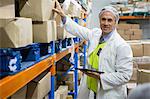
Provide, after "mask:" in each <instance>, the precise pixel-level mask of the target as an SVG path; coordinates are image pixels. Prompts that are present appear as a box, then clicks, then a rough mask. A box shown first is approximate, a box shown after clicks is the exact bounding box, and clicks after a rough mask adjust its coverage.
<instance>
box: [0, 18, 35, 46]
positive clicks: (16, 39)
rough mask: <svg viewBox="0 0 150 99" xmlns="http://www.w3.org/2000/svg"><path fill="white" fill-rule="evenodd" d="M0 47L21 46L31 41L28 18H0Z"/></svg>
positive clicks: (30, 22) (30, 24)
mask: <svg viewBox="0 0 150 99" xmlns="http://www.w3.org/2000/svg"><path fill="white" fill-rule="evenodd" d="M0 35H1V36H0V39H1V40H2V42H0V48H8V47H11V48H17V47H23V46H26V45H28V44H31V43H32V42H33V36H32V20H31V19H30V18H21V17H19V18H15V19H10V18H8V19H0Z"/></svg>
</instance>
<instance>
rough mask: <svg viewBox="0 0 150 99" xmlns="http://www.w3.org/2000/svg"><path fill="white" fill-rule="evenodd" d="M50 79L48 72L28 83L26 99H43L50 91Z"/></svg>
mask: <svg viewBox="0 0 150 99" xmlns="http://www.w3.org/2000/svg"><path fill="white" fill-rule="evenodd" d="M50 77H51V74H50V72H49V73H47V74H46V75H45V73H44V74H41V75H40V76H38V77H37V78H35V79H34V80H33V81H31V82H30V83H28V88H27V99H43V98H44V97H45V96H46V95H47V94H48V93H49V91H50V89H51V85H50Z"/></svg>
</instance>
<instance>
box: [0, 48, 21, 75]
mask: <svg viewBox="0 0 150 99" xmlns="http://www.w3.org/2000/svg"><path fill="white" fill-rule="evenodd" d="M21 59H22V58H21V54H20V52H19V51H14V50H12V49H10V48H8V49H0V78H2V77H4V76H7V75H9V73H13V72H16V71H18V70H20V69H21Z"/></svg>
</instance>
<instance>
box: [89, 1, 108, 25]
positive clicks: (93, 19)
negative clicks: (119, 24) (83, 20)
mask: <svg viewBox="0 0 150 99" xmlns="http://www.w3.org/2000/svg"><path fill="white" fill-rule="evenodd" d="M110 2H111V0H92V13H91V15H90V16H89V17H88V18H87V27H88V28H96V27H98V28H99V17H98V14H99V12H100V10H101V9H102V8H103V7H104V6H107V5H109V4H110Z"/></svg>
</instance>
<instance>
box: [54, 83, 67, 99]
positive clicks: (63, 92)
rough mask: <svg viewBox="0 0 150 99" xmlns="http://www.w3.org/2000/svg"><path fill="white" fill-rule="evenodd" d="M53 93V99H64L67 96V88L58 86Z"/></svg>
mask: <svg viewBox="0 0 150 99" xmlns="http://www.w3.org/2000/svg"><path fill="white" fill-rule="evenodd" d="M55 93H56V94H55V99H66V98H67V96H68V86H64V85H61V86H59V88H58V89H57V90H56V92H55Z"/></svg>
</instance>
